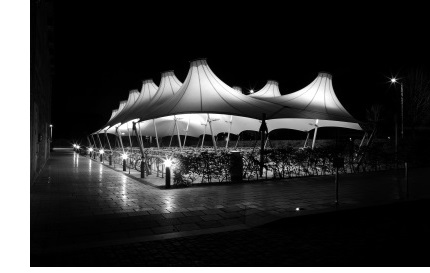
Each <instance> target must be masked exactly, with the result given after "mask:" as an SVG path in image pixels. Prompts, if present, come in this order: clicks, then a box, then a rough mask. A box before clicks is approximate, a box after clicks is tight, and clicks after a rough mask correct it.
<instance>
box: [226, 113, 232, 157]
mask: <svg viewBox="0 0 430 273" xmlns="http://www.w3.org/2000/svg"><path fill="white" fill-rule="evenodd" d="M229 123H230V124H229V127H228V134H227V141H226V143H225V148H226V149H227V148H228V142H229V141H230V131H231V124H232V123H233V115H230V121H229Z"/></svg>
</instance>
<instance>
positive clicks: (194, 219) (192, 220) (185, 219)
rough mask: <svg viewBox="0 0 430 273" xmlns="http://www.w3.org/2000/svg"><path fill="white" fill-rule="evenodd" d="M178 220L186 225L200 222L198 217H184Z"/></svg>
mask: <svg viewBox="0 0 430 273" xmlns="http://www.w3.org/2000/svg"><path fill="white" fill-rule="evenodd" d="M178 220H179V221H180V222H181V223H184V224H187V223H196V222H201V221H202V218H200V216H186V217H181V218H178Z"/></svg>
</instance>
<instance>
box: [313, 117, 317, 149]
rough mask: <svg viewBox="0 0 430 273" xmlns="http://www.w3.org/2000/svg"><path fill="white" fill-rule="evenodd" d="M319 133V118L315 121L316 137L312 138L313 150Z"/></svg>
mask: <svg viewBox="0 0 430 273" xmlns="http://www.w3.org/2000/svg"><path fill="white" fill-rule="evenodd" d="M317 133H318V119H317V120H316V121H315V131H314V139H313V140H312V150H313V149H314V147H315V140H316V139H317Z"/></svg>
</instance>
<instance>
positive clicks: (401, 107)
mask: <svg viewBox="0 0 430 273" xmlns="http://www.w3.org/2000/svg"><path fill="white" fill-rule="evenodd" d="M391 83H393V84H395V83H400V137H401V139H402V140H403V83H402V82H399V81H398V80H397V79H396V78H392V79H391Z"/></svg>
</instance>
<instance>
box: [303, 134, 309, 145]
mask: <svg viewBox="0 0 430 273" xmlns="http://www.w3.org/2000/svg"><path fill="white" fill-rule="evenodd" d="M308 139H309V131H308V133H307V134H306V140H305V144H304V145H303V148H306V144H307V143H308Z"/></svg>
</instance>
